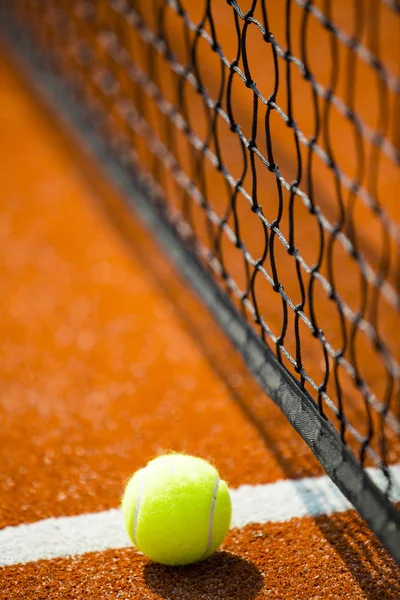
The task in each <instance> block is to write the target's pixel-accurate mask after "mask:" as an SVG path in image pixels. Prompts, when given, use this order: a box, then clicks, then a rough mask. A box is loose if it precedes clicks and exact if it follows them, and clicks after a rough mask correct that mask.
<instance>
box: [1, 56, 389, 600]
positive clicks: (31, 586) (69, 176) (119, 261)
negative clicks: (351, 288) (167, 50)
mask: <svg viewBox="0 0 400 600" xmlns="http://www.w3.org/2000/svg"><path fill="white" fill-rule="evenodd" d="M0 56H1V59H0V82H1V83H0V135H1V137H0V189H1V204H0V240H1V242H0V243H1V252H0V297H1V318H0V328H1V331H0V358H1V360H0V438H1V452H0V472H1V478H0V527H1V528H2V529H3V530H4V531H5V530H6V529H7V531H9V532H11V534H12V535H14V533H13V532H15V533H16V534H17V531H18V528H20V527H21V526H22V525H32V527H33V525H34V524H35V523H38V522H41V521H43V520H47V519H49V518H51V517H55V518H59V517H71V519H72V521H73V518H74V517H77V516H80V515H85V514H90V513H94V514H97V513H104V515H107V514H108V513H107V511H110V509H116V508H118V505H119V502H120V497H121V493H122V491H123V488H124V484H125V482H126V480H127V478H128V477H129V476H130V474H131V473H132V472H133V471H135V470H136V469H137V468H139V467H141V466H143V465H144V464H145V463H146V462H147V461H148V460H149V459H150V458H152V457H153V456H154V455H156V454H158V453H160V452H165V451H170V450H171V451H184V452H188V453H191V454H196V455H199V456H202V457H204V458H206V459H208V460H210V461H211V462H212V463H213V464H214V465H215V466H216V467H217V468H218V469H219V471H220V474H221V476H222V477H223V478H224V479H226V480H227V481H228V482H229V484H230V486H231V487H232V489H233V490H234V491H235V490H238V489H239V488H240V486H243V485H248V486H249V487H248V488H247V489H248V493H249V502H248V511H249V521H250V520H251V512H252V510H253V508H254V510H255V511H256V507H255V506H254V507H253V506H252V502H253V501H252V498H253V495H252V490H254V489H255V488H254V486H256V485H263V489H267V488H266V487H265V486H267V485H268V484H274V483H276V482H282V481H286V480H287V481H289V480H290V481H292V480H296V481H301V480H302V479H303V478H309V477H316V478H318V480H316V481H319V480H320V479H319V478H321V476H323V472H322V469H321V467H320V466H319V464H318V462H317V461H316V459H315V458H314V457H313V455H312V454H311V452H310V451H309V449H308V447H307V446H306V445H305V443H304V442H303V441H302V440H301V439H300V437H298V436H297V434H296V433H295V432H294V431H293V430H292V428H291V427H290V426H289V425H288V424H287V422H286V420H285V417H284V416H283V415H282V414H281V413H280V411H279V410H278V409H277V408H276V407H275V406H274V405H273V404H272V402H271V401H269V400H268V399H267V398H265V396H264V394H263V393H262V392H261V391H260V390H259V389H258V387H257V385H256V384H255V383H254V381H253V380H252V378H251V377H250V375H248V374H247V372H246V370H245V368H244V367H243V365H242V363H241V360H240V358H239V357H238V356H237V355H236V354H235V351H234V350H233V349H232V348H231V346H230V345H229V343H228V341H227V340H226V339H225V337H224V336H223V334H222V333H220V332H219V330H218V328H217V326H216V325H215V324H214V322H213V321H212V320H211V318H210V317H209V316H208V314H207V313H206V312H205V310H204V309H203V308H202V307H201V306H200V305H199V304H198V303H197V301H196V299H195V298H194V297H193V296H192V295H191V293H190V291H189V290H188V288H187V286H186V285H185V284H184V283H183V282H182V281H181V280H180V279H179V278H178V277H177V275H176V274H175V273H174V271H173V270H172V268H171V267H170V266H169V263H168V262H167V261H166V260H165V259H164V257H163V256H162V255H161V254H160V251H159V250H158V248H157V247H156V245H155V243H154V241H153V240H152V239H150V238H149V237H148V236H147V234H146V233H145V232H144V231H143V230H142V229H141V227H140V225H139V224H137V223H134V222H132V223H130V224H129V227H130V231H129V236H127V235H126V232H123V231H122V230H121V227H120V226H119V224H118V219H110V216H109V214H108V212H107V210H105V208H104V198H105V196H107V197H108V198H109V200H110V202H112V197H113V191H112V190H111V189H110V188H109V187H108V185H107V183H106V182H104V181H102V180H101V178H100V176H99V174H96V173H94V172H93V169H91V168H89V167H87V168H86V166H85V163H84V161H83V160H82V159H81V157H80V156H79V155H78V152H77V151H75V149H74V148H73V146H72V145H71V144H70V142H69V141H68V140H67V139H66V137H65V136H64V135H63V133H62V132H60V131H59V130H58V128H57V125H56V123H55V122H54V121H53V120H51V119H50V118H49V116H48V115H47V114H46V113H45V111H44V110H43V107H42V106H41V105H40V104H39V103H38V102H37V101H36V99H35V98H34V97H33V95H32V93H31V92H30V90H29V89H28V88H27V87H26V85H25V83H24V81H23V79H21V78H20V75H19V74H17V73H16V72H15V68H14V67H13V66H12V65H11V63H10V62H9V61H8V58H7V57H6V55H5V54H4V53H3V54H1V55H0ZM250 416H251V418H250ZM271 489H272V488H271ZM337 496H338V497H339V496H340V494H339V492H337ZM287 502H288V504H290V498H288V499H287ZM338 502H339V501H338ZM283 512H284V511H283ZM319 512H320V514H319V516H297V517H296V516H294V517H292V518H289V519H286V518H285V517H283V518H282V520H281V521H279V520H276V519H275V520H273V521H268V520H267V521H266V522H263V523H259V522H256V523H252V524H248V525H245V526H243V527H234V528H233V529H231V531H230V532H229V534H228V536H227V539H226V541H225V543H224V545H223V548H222V549H221V550H220V551H218V552H217V553H216V554H215V555H214V556H213V557H212V558H210V559H208V560H207V561H205V562H203V563H199V564H197V565H193V566H190V567H185V568H178V569H172V568H167V567H162V566H158V565H155V564H152V563H151V562H150V561H148V560H147V559H145V558H144V557H143V556H142V555H140V554H139V553H138V552H136V551H135V550H134V549H133V548H132V547H129V542H128V539H126V547H118V548H112V549H106V550H101V551H91V552H86V551H85V547H84V545H83V546H82V547H81V548H80V552H79V553H78V554H75V550H74V555H73V556H58V557H55V558H51V559H49V558H47V559H46V558H44V559H40V560H33V559H32V560H30V561H29V560H28V559H26V558H25V559H24V560H26V561H27V562H24V563H18V560H17V559H16V560H15V561H14V562H15V564H8V565H6V566H3V567H0V598H1V599H2V600H3V599H4V600H14V599H15V600H17V599H18V600H19V599H21V598H24V599H25V598H26V599H35V600H39V599H43V600H44V599H46V600H47V599H49V600H52V599H56V598H57V599H63V598H71V599H72V598H74V599H114V598H115V599H117V598H118V599H121V600H128V599H129V600H131V599H132V600H135V599H142V600H153V599H154V600H155V599H158V598H164V599H170V600H172V599H177V600H178V599H182V600H183V599H191V600H196V599H200V598H201V599H216V598H220V599H226V600H227V599H232V600H250V599H256V598H257V599H261V598H282V599H284V598H292V599H303V598H304V599H317V598H337V599H345V598H349V599H361V598H363V599H364V598H365V599H367V598H368V599H373V598H376V599H383V598H393V599H394V598H399V597H400V577H399V571H398V568H397V567H396V565H395V563H394V562H393V561H392V559H391V558H390V557H389V555H388V554H387V552H386V551H385V550H384V548H383V547H382V546H381V545H380V543H379V542H378V541H377V539H376V538H375V537H374V536H373V535H372V534H371V533H370V531H369V530H368V528H367V526H366V525H365V524H364V522H363V521H362V520H361V519H360V518H359V517H358V516H357V514H356V513H355V512H354V511H353V510H346V511H340V512H333V513H331V514H326V513H328V512H329V510H328V507H327V509H326V511H325V510H324V507H323V506H322V507H320V508H319ZM72 521H71V522H72ZM63 523H68V521H63ZM55 527H56V526H55ZM10 528H13V529H10ZM30 531H31V529H30V527H27V528H26V529H24V532H25V533H24V535H23V536H22V540H23V541H22V542H21V556H22V555H23V554H24V547H25V546H28V547H29V535H30V533H29V532H30ZM32 531H34V530H33V529H32ZM55 531H56V529H55ZM121 531H122V521H121ZM0 533H1V532H0ZM121 535H123V534H121ZM104 537H107V534H106V532H104ZM57 543H58V541H57V536H55V539H54V544H55V547H57ZM0 554H1V553H0ZM28 554H29V553H28ZM51 555H53V551H52V548H51V544H50V545H49V549H48V556H51ZM24 556H26V553H25V554H24ZM28 558H29V557H28ZM0 559H1V556H0ZM0 563H1V560H0Z"/></svg>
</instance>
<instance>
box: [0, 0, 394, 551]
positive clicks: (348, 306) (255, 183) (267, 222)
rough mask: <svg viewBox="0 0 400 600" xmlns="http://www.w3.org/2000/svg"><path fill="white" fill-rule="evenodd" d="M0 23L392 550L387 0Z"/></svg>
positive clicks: (97, 10)
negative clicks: (375, 477)
mask: <svg viewBox="0 0 400 600" xmlns="http://www.w3.org/2000/svg"><path fill="white" fill-rule="evenodd" d="M2 20H3V24H4V28H3V29H4V33H5V35H6V37H7V38H8V41H9V42H10V43H11V45H12V46H13V48H14V49H15V51H16V52H17V53H18V54H19V56H20V57H22V59H23V61H25V64H26V65H28V67H29V69H31V71H32V72H33V73H35V75H34V77H35V78H36V80H37V81H36V83H38V81H40V85H41V86H42V88H43V89H45V90H46V91H47V93H48V94H49V95H51V96H52V98H53V101H54V102H55V104H56V105H57V106H58V108H59V110H60V111H61V112H63V111H64V112H65V113H68V115H69V117H70V118H71V120H72V121H73V122H74V124H75V126H76V127H77V128H78V129H80V131H81V133H82V135H83V137H85V136H86V138H87V139H88V140H89V139H91V140H92V142H93V143H92V145H93V148H95V151H97V153H98V155H99V158H100V159H101V160H102V161H103V163H104V164H105V165H106V166H107V165H108V166H109V167H110V166H112V167H113V168H112V170H113V173H114V175H115V176H116V179H118V180H119V183H120V184H121V185H122V186H124V185H125V191H126V195H127V197H128V196H129V197H131V196H132V197H131V200H132V203H133V204H134V206H135V208H136V210H138V211H139V213H141V214H142V217H143V218H145V220H147V221H148V223H149V224H150V226H151V227H153V230H154V232H155V234H156V235H157V236H158V237H159V238H160V242H161V243H162V244H163V245H164V247H165V248H166V249H167V250H168V252H169V253H170V254H171V256H172V259H173V260H174V261H175V263H176V264H177V265H178V266H179V268H181V270H182V271H183V272H184V274H185V276H186V277H187V278H188V279H189V280H190V281H191V283H192V285H193V286H194V287H195V289H196V290H197V291H198V293H199V295H200V296H201V297H202V298H203V300H204V301H205V302H206V304H207V305H208V306H209V308H210V310H211V311H212V312H213V313H214V315H215V317H216V318H217V320H218V321H219V322H220V324H221V325H222V327H223V328H224V329H225V331H226V332H227V334H228V335H229V336H230V337H231V339H232V340H233V341H234V343H235V345H236V346H237V347H238V348H239V350H240V351H241V352H242V354H243V356H244V358H245V360H246V362H247V364H248V365H249V367H250V369H251V370H252V371H253V373H254V374H255V376H256V377H257V378H258V380H259V382H260V383H261V385H262V386H263V388H264V389H265V391H266V392H267V393H268V394H269V395H270V396H271V397H272V398H273V400H275V402H277V403H278V404H279V405H280V406H281V408H282V410H283V411H284V412H285V414H286V415H287V417H288V418H289V420H290V421H291V422H292V424H293V426H294V427H295V428H296V429H297V431H299V433H300V434H301V435H302V436H303V438H304V439H305V440H306V441H307V443H308V444H309V445H310V447H311V448H312V450H313V452H314V453H315V454H316V456H317V457H318V458H319V460H320V462H321V463H322V465H323V466H324V468H325V469H326V471H327V472H328V474H329V475H330V476H331V477H332V479H333V480H334V481H335V482H336V483H337V485H338V486H339V488H340V489H341V490H342V491H343V492H344V494H345V495H346V496H347V497H348V498H349V499H350V500H351V501H352V502H353V504H354V505H355V506H356V508H357V509H358V510H359V512H360V514H361V515H362V516H363V517H364V518H365V519H366V520H367V522H368V523H369V525H370V526H371V528H372V529H373V530H374V531H375V533H377V535H378V536H379V537H380V539H381V540H382V541H383V542H384V543H385V544H386V546H387V547H388V549H389V550H390V551H391V553H392V554H393V556H395V557H396V558H397V559H398V560H400V548H399V546H400V542H399V538H400V534H399V528H400V524H399V523H400V519H399V512H398V511H397V509H396V506H395V502H394V500H395V499H396V498H397V497H396V494H395V488H396V486H398V485H399V483H398V482H396V480H395V477H394V476H393V472H391V469H390V465H393V464H395V463H397V462H399V457H400V439H399V434H400V421H399V418H400V344H399V339H400V338H399V334H398V331H399V326H400V318H399V312H400V311H399V308H400V253H399V245H400V225H399V214H400V212H399V208H398V203H397V201H396V195H397V193H398V189H399V184H400V178H399V163H400V118H399V115H400V101H399V99H400V77H399V75H400V61H399V59H398V52H397V50H398V44H399V37H400V36H399V30H400V8H399V5H398V4H397V3H396V2H395V0H393V1H391V0H371V1H370V2H363V1H362V0H353V1H349V0H336V1H335V2H333V1H331V0H318V1H317V0H315V1H312V0H286V1H285V2H267V0H240V1H235V0H227V1H222V0H201V1H200V0H197V1H195V0H73V1H68V0H44V1H43V2H40V3H39V2H35V1H34V0H15V1H14V2H13V3H9V5H8V6H7V7H3V19H2ZM123 182H125V184H123ZM138 189H139V190H140V194H137V193H135V194H132V195H131V194H130V190H136V191H137V190H138ZM370 467H375V468H378V469H379V472H380V474H381V478H380V480H379V482H378V483H379V485H378V483H377V481H372V479H371V478H370V477H369V475H368V473H369V471H368V469H369V468H370Z"/></svg>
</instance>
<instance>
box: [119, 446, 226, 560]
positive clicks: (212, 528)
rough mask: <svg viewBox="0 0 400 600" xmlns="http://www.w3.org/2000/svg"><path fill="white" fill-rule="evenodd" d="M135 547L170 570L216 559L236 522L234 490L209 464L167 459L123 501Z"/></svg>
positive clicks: (134, 481) (135, 481) (132, 485)
mask: <svg viewBox="0 0 400 600" xmlns="http://www.w3.org/2000/svg"><path fill="white" fill-rule="evenodd" d="M122 512H123V516H124V521H125V526H126V529H127V532H128V535H129V537H130V538H131V540H132V542H133V545H134V546H135V547H136V548H137V549H138V550H139V551H140V552H142V553H143V554H144V555H145V556H147V557H148V558H150V559H152V560H154V561H156V562H158V563H161V564H164V565H187V564H189V563H193V562H196V561H198V560H202V559H204V558H207V557H208V556H210V555H211V554H212V553H213V552H215V550H216V549H217V548H218V546H219V545H220V544H221V543H222V541H223V539H224V537H225V535H226V533H227V531H228V529H229V525H230V521H231V512H232V511H231V499H230V496H229V491H228V486H227V484H226V483H225V481H222V480H221V479H220V478H219V475H218V471H217V470H216V469H215V468H214V467H213V466H212V465H210V464H209V463H208V462H207V461H206V460H203V459H202V458H197V457H195V456H187V455H186V454H166V455H164V456H159V457H157V458H155V459H154V460H152V461H150V462H149V463H148V464H147V466H146V467H144V468H143V469H140V470H139V471H137V472H136V473H134V475H133V476H132V477H131V479H130V480H129V482H128V484H127V486H126V489H125V492H124V495H123V497H122Z"/></svg>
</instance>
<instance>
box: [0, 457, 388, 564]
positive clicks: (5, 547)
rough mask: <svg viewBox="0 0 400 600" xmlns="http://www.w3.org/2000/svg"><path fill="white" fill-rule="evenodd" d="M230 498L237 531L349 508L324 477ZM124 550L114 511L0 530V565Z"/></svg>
mask: <svg viewBox="0 0 400 600" xmlns="http://www.w3.org/2000/svg"><path fill="white" fill-rule="evenodd" d="M367 471H368V473H369V475H370V476H371V478H372V479H373V480H374V481H375V483H376V484H377V485H379V486H380V487H382V484H384V481H385V479H384V476H383V475H382V473H381V471H379V470H378V469H367ZM391 474H392V478H393V482H394V485H393V490H392V494H391V499H392V500H393V501H394V502H400V464H399V465H396V466H393V467H391ZM231 498H232V508H233V514H232V524H231V527H243V526H244V525H246V524H248V523H260V524H261V523H267V522H271V521H275V522H284V521H288V520H289V519H292V518H293V517H306V516H310V517H315V516H318V515H330V514H332V513H336V512H343V511H345V510H348V509H350V508H352V505H351V504H350V503H349V502H348V501H347V500H346V498H345V497H344V496H343V494H342V493H341V492H340V491H339V490H338V488H337V487H336V486H335V484H334V483H332V481H331V480H330V479H329V478H328V477H327V476H323V477H307V478H304V479H299V480H285V481H277V482H276V483H269V484H264V485H242V486H240V487H239V488H237V489H233V490H231ZM130 545H131V543H130V541H129V539H128V537H127V534H126V533H125V528H124V526H123V522H122V515H121V512H120V510H119V509H112V510H108V511H104V512H99V513H93V514H84V515H79V516H75V517H59V518H51V519H44V520H43V521H37V522H36V523H30V524H28V525H18V526H16V527H6V528H5V529H2V530H0V566H4V565H13V564H17V563H26V562H31V561H36V560H39V559H50V558H56V557H62V556H73V555H79V554H84V553H85V552H98V551H102V550H107V549H111V548H125V547H127V546H130Z"/></svg>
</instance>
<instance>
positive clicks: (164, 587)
mask: <svg viewBox="0 0 400 600" xmlns="http://www.w3.org/2000/svg"><path fill="white" fill-rule="evenodd" d="M143 576H144V581H145V582H146V585H147V586H148V587H149V589H150V590H152V591H153V592H154V593H155V594H157V595H158V596H160V597H161V598H168V599H169V600H175V599H176V600H178V599H179V600H193V599H194V598H219V599H220V600H238V598H240V600H253V599H254V598H256V596H257V594H258V593H259V591H260V590H261V588H262V586H263V581H264V580H263V577H262V575H261V573H260V571H259V570H258V569H257V568H256V567H255V565H254V564H253V563H252V562H250V561H248V560H245V559H244V558H240V557H239V556H235V555H234V554H230V553H229V552H225V551H220V552H216V553H215V554H214V555H213V556H211V557H210V558H208V559H207V560H204V561H202V562H199V563H195V564H193V565H187V566H185V567H166V566H164V565H159V564H156V563H148V564H147V565H146V566H145V567H144V571H143Z"/></svg>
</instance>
